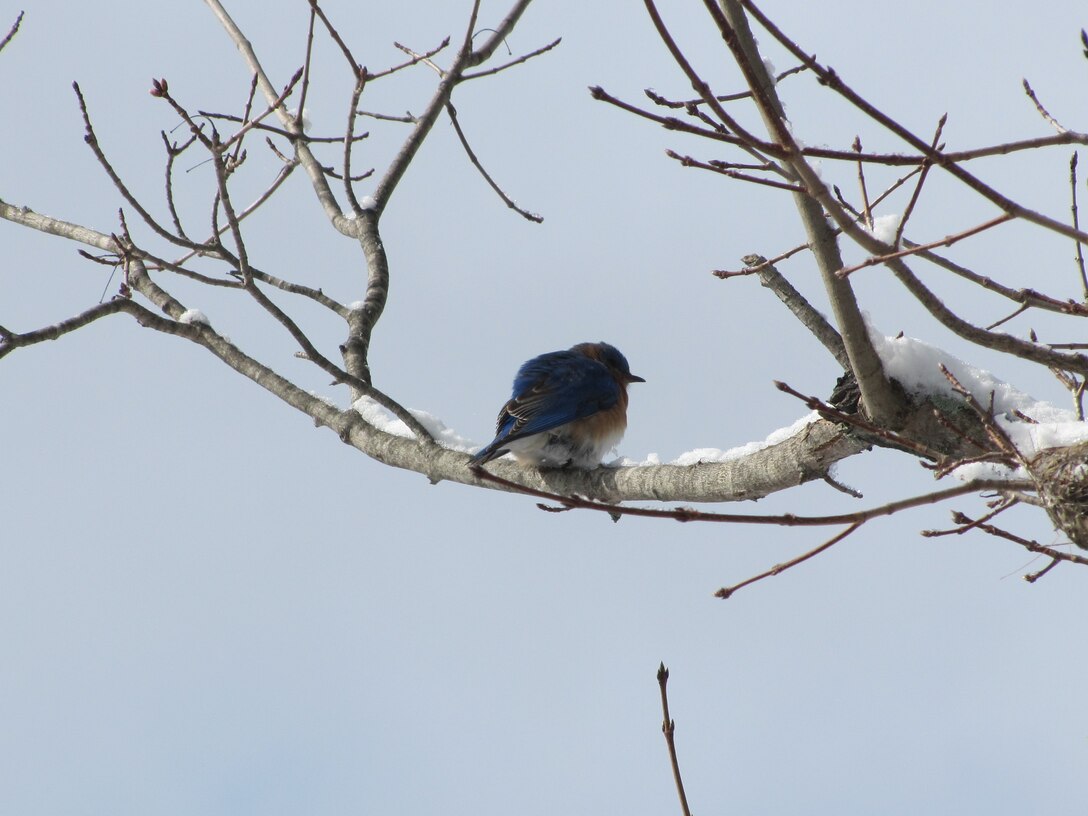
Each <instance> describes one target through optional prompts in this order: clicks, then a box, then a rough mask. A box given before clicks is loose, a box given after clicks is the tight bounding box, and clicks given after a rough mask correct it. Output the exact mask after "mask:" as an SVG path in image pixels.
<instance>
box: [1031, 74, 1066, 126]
mask: <svg viewBox="0 0 1088 816" xmlns="http://www.w3.org/2000/svg"><path fill="white" fill-rule="evenodd" d="M1021 82H1023V84H1024V93H1026V94H1027V95H1028V99H1030V100H1031V101H1032V103H1033V104H1034V105H1035V110H1037V111H1038V112H1039V115H1040V116H1042V117H1043V119H1045V120H1046V121H1047V122H1049V123H1050V126H1051V127H1053V128H1054V130H1056V131H1058V133H1067V132H1068V128H1066V127H1063V126H1062V124H1061V122H1059V121H1058V120H1057V119H1055V118H1054V117H1053V116H1051V115H1050V111H1048V110H1047V109H1046V108H1045V107H1043V103H1042V102H1040V101H1039V97H1038V96H1036V95H1035V91H1034V90H1033V89H1032V87H1031V85H1030V84H1029V83H1028V81H1027V80H1026V79H1024V80H1021Z"/></svg>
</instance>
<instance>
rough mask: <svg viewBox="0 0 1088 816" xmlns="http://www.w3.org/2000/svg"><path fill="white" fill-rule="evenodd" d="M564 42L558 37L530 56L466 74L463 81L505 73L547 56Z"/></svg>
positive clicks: (531, 52) (529, 54)
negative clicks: (524, 63)
mask: <svg viewBox="0 0 1088 816" xmlns="http://www.w3.org/2000/svg"><path fill="white" fill-rule="evenodd" d="M561 42H563V38H562V37H557V38H555V39H554V40H552V41H551V42H550V43H548V44H547V45H545V46H541V47H540V48H537V49H536V50H535V51H530V52H529V53H528V54H524V55H522V56H520V57H518V58H517V59H515V60H512V61H510V62H506V63H503V64H502V65H499V66H496V67H495V68H488V69H487V70H486V71H473V72H472V73H471V74H465V75H464V76H463V77H462V79H464V80H465V81H466V82H467V81H468V80H470V79H479V78H480V77H485V76H491V75H492V74H497V73H499V71H505V70H506V69H507V68H513V67H514V66H515V65H521V64H522V63H523V62H527V61H528V60H531V59H532V58H533V57H539V56H540V55H541V54H546V53H547V52H549V51H551V50H552V49H553V48H555V47H556V46H557V45H559V43H561Z"/></svg>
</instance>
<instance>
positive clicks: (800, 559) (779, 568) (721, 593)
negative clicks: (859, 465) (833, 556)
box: [714, 521, 864, 599]
mask: <svg viewBox="0 0 1088 816" xmlns="http://www.w3.org/2000/svg"><path fill="white" fill-rule="evenodd" d="M863 523H864V522H860V521H858V522H855V523H854V524H851V525H850V526H849V527H847V528H846V529H845V530H843V531H842V532H841V533H839V534H837V535H834V536H832V537H831V538H829V539H828V540H827V541H825V542H824V543H823V544H821V545H820V546H819V547H816V548H814V549H811V550H809V551H808V552H806V553H802V554H801V555H799V556H797V557H796V558H791V559H790V560H789V561H784V562H783V563H781V564H775V565H774V566H773V567H771V568H770V569H769V570H767V571H766V572H761V573H759V575H753V576H752V577H751V578H747V579H745V580H743V581H741V582H740V583H739V584H733V586H729V587H722V588H721V589H719V590H718V591H717V592H715V593H714V597H716V598H722V599H725V598H731V597H732V596H733V593H734V592H736V591H737V590H738V589H742V588H744V587H746V586H749V585H750V584H754V583H756V582H757V581H762V580H763V579H764V578H770V577H771V576H772V575H778V574H780V573H783V572H785V571H786V570H788V569H789V568H790V567H796V566H797V565H798V564H802V563H804V562H805V561H808V560H809V559H810V558H813V557H815V556H817V555H819V554H820V553H822V552H824V551H825V550H829V549H831V548H832V547H833V546H835V545H836V544H838V543H839V542H840V541H842V540H843V539H844V538H846V537H847V536H848V535H850V534H851V533H853V532H855V531H856V530H857V529H858V528H859V527H861V525H862V524H863Z"/></svg>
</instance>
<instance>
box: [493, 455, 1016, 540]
mask: <svg viewBox="0 0 1088 816" xmlns="http://www.w3.org/2000/svg"><path fill="white" fill-rule="evenodd" d="M472 471H473V473H474V474H475V475H476V476H477V477H478V478H479V479H481V480H483V481H485V482H493V483H494V484H497V485H502V486H503V487H505V488H507V489H508V490H511V491H513V492H515V493H524V494H525V495H526V496H535V497H536V498H538V499H546V500H548V501H553V502H556V503H557V504H559V505H560V506H562V507H572V508H576V509H580V510H595V511H597V512H601V513H607V514H608V515H611V516H617V515H619V516H638V517H641V518H658V519H671V520H672V521H679V522H692V521H704V522H717V523H724V524H758V525H771V526H777V527H838V526H840V525H843V524H854V523H855V522H864V521H869V520H870V519H875V518H880V517H882V516H891V515H894V514H896V513H899V512H902V511H903V510H909V509H911V508H914V507H923V506H926V505H930V504H938V503H940V502H942V501H944V500H945V499H952V498H955V497H957V496H964V495H966V494H968V493H979V492H983V491H987V490H995V491H1004V490H1034V489H1035V483H1034V482H1030V481H1026V480H1023V479H1020V480H1017V479H1009V480H1004V479H972V480H971V481H969V482H964V483H962V484H959V485H956V486H955V487H949V488H945V489H944V490H936V491H933V492H932V493H923V494H921V495H918V496H911V497H909V498H906V499H899V500H898V501H893V502H888V503H887V504H882V505H880V506H878V507H871V508H869V509H867V510H856V511H854V512H853V513H838V514H835V515H828V516H797V515H794V514H793V513H783V514H780V515H758V514H744V513H711V512H706V511H702V510H696V509H694V508H692V507H675V508H672V509H668V510H660V509H657V508H654V507H629V506H627V505H621V504H610V503H608V502H600V501H595V500H593V499H587V498H583V497H582V496H575V495H569V496H562V495H560V494H558V493H551V492H549V491H546V490H538V489H536V488H532V487H528V486H526V485H522V484H518V483H517V482H512V481H510V480H509V479H504V478H502V477H501V476H496V475H495V474H493V473H491V472H490V471H487V470H485V469H484V468H482V467H474V468H472Z"/></svg>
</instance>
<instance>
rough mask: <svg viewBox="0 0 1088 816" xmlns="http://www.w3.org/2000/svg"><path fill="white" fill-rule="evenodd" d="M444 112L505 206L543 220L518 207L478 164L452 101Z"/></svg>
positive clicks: (463, 145) (470, 158) (476, 165)
mask: <svg viewBox="0 0 1088 816" xmlns="http://www.w3.org/2000/svg"><path fill="white" fill-rule="evenodd" d="M446 112H447V113H448V114H449V115H450V122H451V123H452V124H453V129H454V131H455V132H456V133H457V138H458V139H459V140H460V141H461V147H463V148H464V149H465V154H466V155H467V156H468V160H469V161H470V162H472V166H473V167H475V168H476V169H477V170H478V171H479V173H480V175H481V176H483V177H484V181H486V182H487V184H488V186H489V187H490V188H491V189H492V190H494V191H495V194H496V195H497V196H498V197H499V198H501V199H502V200H503V203H504V204H506V206H507V207H509V208H510V209H512V210H513V211H514V212H516V213H517V214H518V215H520V216H521V217H522V218H524V219H526V220H528V221H532V222H533V223H536V224H540V223H541V222H543V221H544V217H543V216H541V215H537V214H536V213H533V212H529V211H528V210H526V209H523V208H521V207H519V206H518V205H517V202H515V201H514V200H513V199H512V198H510V196H508V195H507V194H506V193H505V192H503V189H502V188H501V187H499V185H498V184H496V183H495V180H494V179H493V178H491V175H490V174H489V173H488V172H487V171H486V170H484V166H483V165H482V164H480V160H479V159H478V158H477V157H476V153H475V151H474V150H473V149H472V147H471V146H470V145H469V143H468V139H467V138H466V137H465V132H464V131H463V130H462V129H461V123H460V122H459V121H458V119H457V109H456V108H455V107H454V106H453V103H452V102H447V103H446Z"/></svg>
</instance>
